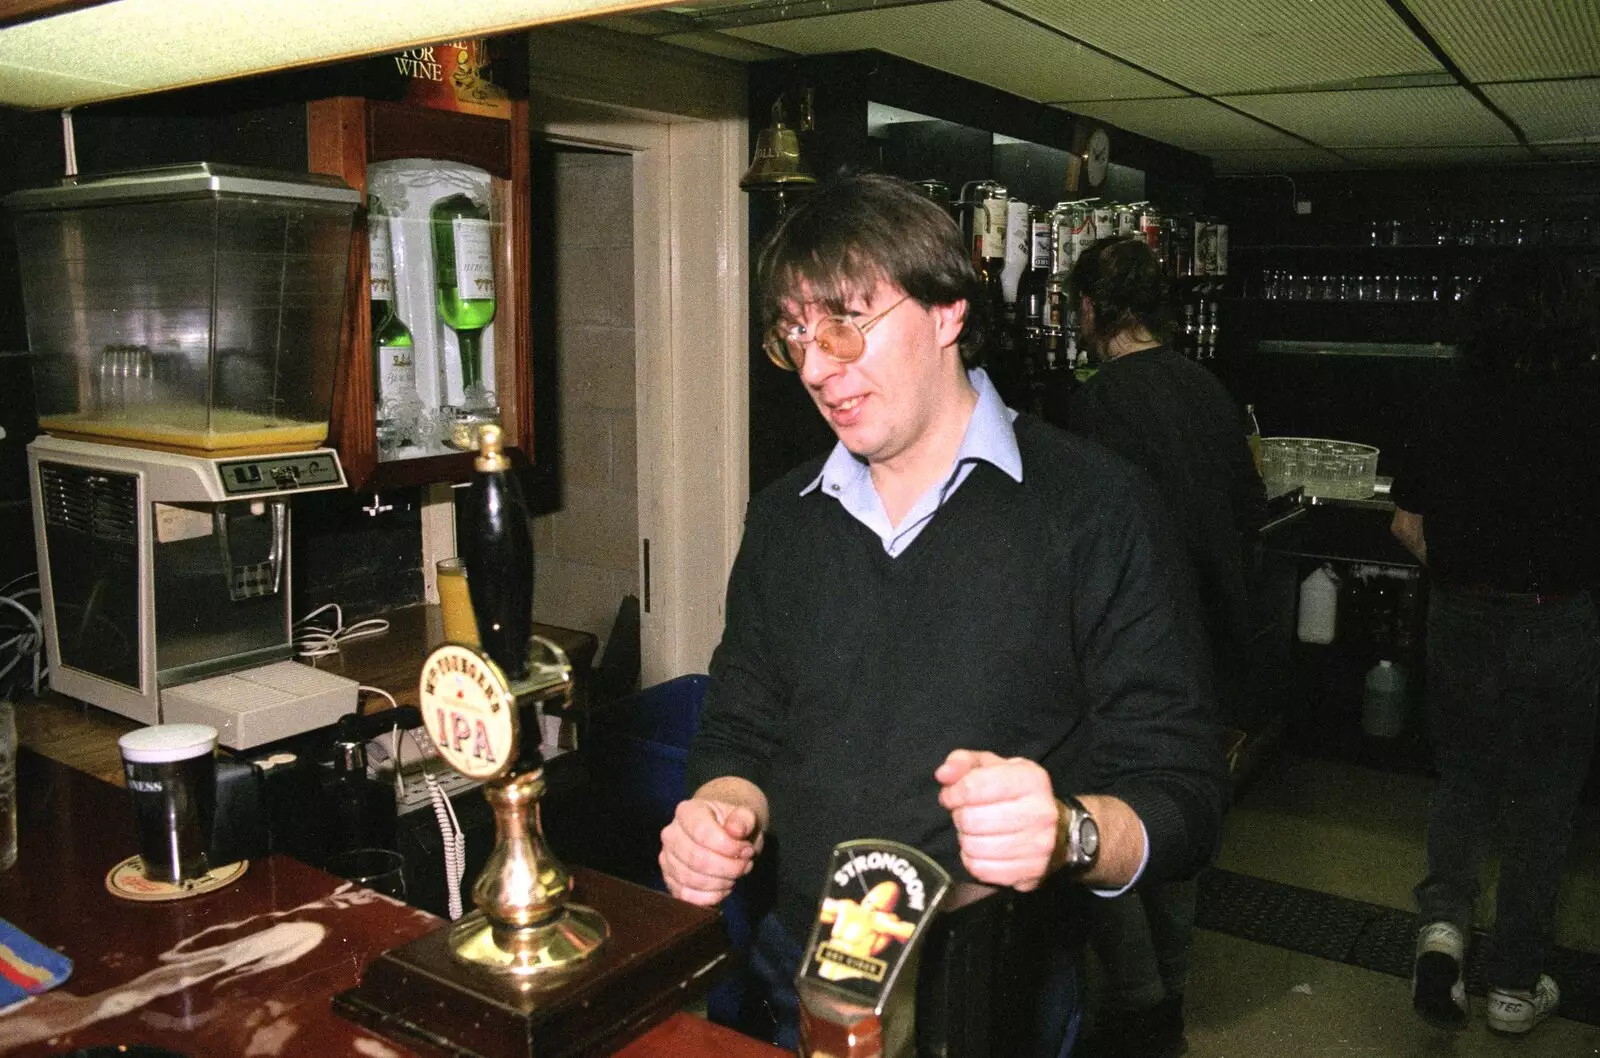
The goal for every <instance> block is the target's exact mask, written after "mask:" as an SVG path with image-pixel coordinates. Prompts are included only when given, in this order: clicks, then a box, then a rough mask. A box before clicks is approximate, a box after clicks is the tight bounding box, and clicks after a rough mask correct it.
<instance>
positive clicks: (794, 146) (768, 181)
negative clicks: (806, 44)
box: [739, 96, 817, 192]
mask: <svg viewBox="0 0 1600 1058" xmlns="http://www.w3.org/2000/svg"><path fill="white" fill-rule="evenodd" d="M816 182H817V178H816V176H815V175H813V174H812V172H811V166H810V165H809V164H808V163H807V162H806V159H805V157H804V156H803V155H802V154H801V153H800V134H799V133H798V132H796V131H795V130H794V129H791V128H789V127H788V126H787V125H785V124H784V123H783V98H782V97H781V96H780V97H779V98H778V100H777V101H776V102H774V103H773V104H772V125H771V126H770V127H769V128H765V129H762V130H761V133H760V135H758V136H757V137H756V150H755V156H754V157H753V158H751V160H750V168H749V169H747V170H745V174H744V176H742V177H740V178H739V186H740V187H741V188H743V189H744V190H746V191H779V192H781V191H783V190H784V189H785V188H792V187H797V186H801V185H805V184H814V183H816Z"/></svg>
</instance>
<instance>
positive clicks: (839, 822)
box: [660, 175, 1227, 1058]
mask: <svg viewBox="0 0 1600 1058" xmlns="http://www.w3.org/2000/svg"><path fill="white" fill-rule="evenodd" d="M758 274H759V278H760V282H761V288H762V290H763V295H762V313H763V316H764V318H765V321H766V322H767V323H768V325H769V338H768V341H767V343H766V345H767V351H768V354H769V356H771V357H772V359H773V360H774V361H776V362H777V363H778V364H779V365H780V366H782V367H786V368H789V369H790V370H794V371H796V372H797V373H798V375H799V378H800V381H801V383H802V384H803V385H804V386H805V387H806V390H807V392H808V393H809V394H810V395H811V397H812V399H813V400H814V401H815V402H816V405H817V408H818V410H819V411H820V412H821V413H822V415H823V417H824V418H825V419H826V420H827V422H828V424H829V425H830V426H831V427H832V428H833V430H834V432H835V434H836V435H837V437H838V444H837V445H836V446H835V448H834V449H833V451H832V453H831V454H829V455H828V456H827V457H826V458H818V459H815V460H813V461H811V462H809V463H807V464H805V465H803V466H801V467H799V468H798V469H796V470H795V471H793V472H792V473H790V474H789V475H787V476H786V477H784V478H782V479H780V480H779V481H777V482H775V483H774V484H773V485H771V486H770V487H768V488H766V489H764V490H763V491H762V492H761V493H760V494H759V495H757V496H756V497H755V498H754V499H753V500H752V501H751V503H750V506H749V510H748V513H747V518H746V524H745V531H744V539H743V542H742V544H741V546H740V549H739V554H738V558H737V560H736V561H735V563H734V568H733V571H732V574H731V577H730V580H729V584H728V595H727V610H726V625H725V628H724V632H723V637H722V641H721V643H720V645H719V646H718V647H717V649H716V651H715V653H714V655H713V657H712V661H711V667H710V681H709V684H708V687H707V691H706V699H705V704H704V708H703V711H702V716H701V724H700V727H699V729H698V731H697V733H696V734H695V737H694V740H693V743H692V745H691V749H690V753H689V761H688V773H689V782H688V789H689V790H691V791H692V794H691V796H690V797H689V799H687V800H685V801H684V802H682V803H681V804H679V806H678V808H677V810H676V814H675V816H674V818H673V820H672V822H671V823H670V824H668V826H667V827H666V828H665V829H664V830H663V831H662V850H661V856H660V862H661V867H662V873H663V875H664V877H665V878H666V881H667V885H668V887H669V889H670V891H671V892H672V893H673V894H674V895H676V896H678V897H680V898H682V899H684V900H688V901H691V902H694V903H697V904H702V905H712V904H717V903H719V902H720V901H722V900H723V899H724V898H726V897H727V896H728V895H729V893H730V892H731V891H732V889H733V886H734V884H735V883H736V882H737V881H738V880H739V879H740V878H741V877H743V876H744V875H746V874H747V873H749V872H750V870H751V867H752V864H753V863H754V862H755V861H756V859H757V857H760V858H761V859H762V861H763V865H764V866H771V867H772V868H773V874H774V875H775V876H776V896H775V906H774V908H773V910H772V912H771V913H770V914H768V915H766V916H765V917H764V918H762V920H761V921H760V922H759V923H758V924H757V928H756V931H755V940H754V944H753V949H752V952H751V957H750V963H751V967H752V971H753V974H754V976H755V978H756V980H755V981H753V982H752V985H753V986H754V987H756V988H759V989H762V990H764V994H765V996H766V998H765V1000H764V1002H765V1003H766V1004H767V1006H768V1008H769V1009H770V1010H771V1012H772V1014H773V1019H774V1021H775V1022H776V1027H775V1031H774V1038H775V1039H776V1041H777V1042H779V1043H781V1044H783V1045H787V1046H793V1044H794V1039H795V1021H796V1000H795V996H794V990H793V981H794V976H795V972H796V969H797V968H798V963H799V960H800V957H801V954H802V953H801V951H800V942H801V941H802V940H803V939H804V938H805V937H806V936H807V934H808V931H809V928H810V924H811V922H812V920H813V917H814V915H815V913H816V910H817V901H818V894H819V891H820V889H821V884H822V881H823V874H824V871H825V870H826V865H827V857H828V855H829V852H830V851H831V849H832V848H833V846H834V845H836V844H837V843H839V842H840V841H844V840H848V839H852V838H861V837H879V838H889V839H893V840H898V841H903V842H905V843H907V844H910V845H914V846H916V847H918V848H920V849H922V850H923V851H925V852H927V853H929V854H930V855H932V856H933V857H934V858H935V859H936V860H938V861H939V862H940V863H941V864H943V865H944V866H945V867H946V868H948V869H949V870H951V871H952V873H953V874H954V875H955V877H956V878H957V879H958V880H976V881H980V882H985V883H988V884H990V885H996V886H1010V887H1012V888H1014V889H1016V890H1018V891H1021V892H1025V893H1027V892H1035V893H1037V894H1038V895H1039V896H1040V897H1043V898H1044V899H1042V900H1041V901H1038V903H1037V906H1039V907H1041V908H1043V909H1047V910H1053V911H1054V912H1056V914H1055V916H1054V918H1053V920H1052V921H1053V922H1054V923H1055V925H1053V926H1052V928H1050V929H1049V930H1044V931H1040V935H1041V940H1042V941H1043V942H1044V943H1045V944H1046V945H1047V947H1046V949H1045V950H1044V951H1042V952H1041V954H1040V957H1039V960H1038V964H1037V967H1036V968H1035V969H1036V972H1035V973H1034V978H1033V980H1032V983H1031V985H1030V986H1029V989H1028V990H1027V994H1028V998H1030V999H1031V1000H1032V1001H1033V1003H1034V1009H1033V1011H1032V1013H1031V1016H1030V1025H1031V1026H1032V1028H1033V1040H1032V1043H1031V1045H1030V1046H1029V1047H1028V1048H1027V1049H1025V1050H1020V1051H1018V1054H1019V1055H1029V1054H1037V1055H1048V1056H1052V1058H1054V1056H1057V1055H1064V1054H1067V1053H1068V1052H1070V1050H1071V1047H1072V1044H1073V1039H1074V1037H1075V1035H1076V1029H1077V1023H1078V1019H1079V1012H1080V1004H1079V989H1078V982H1077V973H1076V962H1077V958H1078V953H1079V952H1080V951H1081V946H1082V939H1083V926H1082V918H1081V908H1082V905H1083V904H1084V903H1086V902H1088V901H1089V900H1092V897H1091V896H1090V894H1091V893H1092V892H1096V891H1099V892H1115V891H1117V890H1120V889H1122V888H1124V887H1126V886H1128V885H1129V884H1131V883H1132V882H1133V881H1134V880H1135V879H1136V878H1139V877H1146V878H1168V877H1178V876H1182V875H1185V874H1187V873H1189V872H1191V871H1192V870H1194V868H1195V866H1196V864H1198V863H1200V862H1202V861H1203V860H1205V859H1206V857H1207V856H1208V855H1210V853H1211V851H1212V850H1213V848H1214V846H1215V843H1216V841H1217V839H1218V833H1219V828H1220V823H1221V817H1222V810H1223V803H1224V799H1225V796H1226V789H1227V773H1226V766H1225V763H1224V760H1223V756H1222V752H1221V744H1220V740H1219V738H1218V736H1217V732H1216V729H1215V727H1214V725H1213V724H1212V723H1211V720H1210V716H1211V709H1212V707H1211V703H1210V701H1209V700H1208V698H1207V693H1208V691H1207V684H1206V680H1205V675H1204V658H1203V652H1204V648H1203V643H1202V637H1201V633H1200V632H1199V623H1198V618H1197V616H1196V615H1195V612H1194V609H1195V606H1194V603H1193V601H1192V598H1191V596H1190V594H1189V589H1188V586H1187V585H1186V584H1185V583H1184V582H1183V580H1182V579H1181V577H1180V576H1179V575H1178V573H1177V571H1178V570H1179V569H1181V557H1180V556H1179V554H1178V552H1177V545H1176V543H1175V541H1173V540H1172V539H1171V538H1170V535H1171V534H1170V533H1169V532H1168V531H1167V530H1166V529H1165V527H1164V523H1163V521H1162V519H1161V518H1160V515H1159V511H1158V508H1157V500H1156V499H1155V497H1154V495H1153V494H1152V493H1151V492H1150V490H1149V489H1148V488H1147V487H1145V486H1143V485H1141V484H1140V483H1139V482H1138V481H1137V480H1136V479H1135V474H1134V472H1133V471H1132V469H1131V468H1129V467H1127V466H1126V464H1124V463H1123V462H1122V461H1121V460H1120V459H1118V458H1117V457H1115V456H1114V455H1112V454H1111V453H1109V452H1106V451H1105V450H1103V449H1101V448H1099V447H1098V446H1095V445H1092V444H1089V443H1087V442H1085V441H1082V440H1079V439H1076V438H1073V437H1070V436H1068V435H1066V434H1064V433H1061V432H1060V431H1057V430H1056V429H1054V428H1052V427H1050V426H1048V425H1046V424H1045V423H1043V422H1040V421H1039V420H1037V419H1035V418H1033V417H1032V416H1029V415H1018V414H1017V413H1015V412H1013V411H1011V410H1009V409H1007V408H1006V407H1005V406H1004V404H1002V403H1001V401H1000V399H999V397H998V395H997V394H996V393H995V391H994V387H993V386H992V385H991V384H990V382H989V380H988V378H987V376H986V375H985V374H984V372H983V371H982V370H981V369H977V368H974V367H972V366H971V363H972V358H973V357H975V356H976V354H977V349H978V346H979V343H980V341H981V338H982V322H983V321H982V319H981V311H982V310H981V307H980V306H981V296H982V291H981V289H980V287H979V286H978V283H977V277H976V275H975V274H974V272H973V270H972V265H971V263H970V261H969V260H968V257H967V254H966V253H965V252H964V250H963V247H962V244H961V239H960V235H959V232H958V231H957V229H956V227H955V224H954V222H953V221H952V220H951V218H950V217H949V215H948V214H947V213H945V211H944V210H942V209H940V208H939V207H938V206H937V205H936V204H934V203H932V202H930V201H928V200H927V199H926V198H924V197H923V196H922V195H921V194H920V193H918V192H917V190H916V189H915V188H914V187H913V186H912V185H910V184H908V183H906V182H904V181H901V180H898V179H894V178H891V177H885V176H876V175H863V176H854V177H847V178H843V179H841V180H839V181H838V182H836V183H834V184H832V185H830V186H828V187H826V188H824V189H819V190H818V191H816V192H814V193H812V194H811V195H809V196H808V197H807V200H806V201H805V203H804V204H802V205H801V206H800V207H798V208H797V209H796V210H795V211H793V212H792V213H790V214H789V215H788V216H787V217H786V218H785V219H784V220H783V221H782V222H781V224H780V225H779V227H778V228H777V230H776V231H775V232H774V234H773V235H772V237H771V238H770V239H769V241H768V242H767V244H766V246H765V248H764V250H763V252H762V254H761V257H760V260H759V272H758ZM1091 732H1092V733H1093V735H1092V737H1091ZM1085 819H1092V820H1093V821H1094V823H1095V825H1096V827H1097V828H1098V831H1099V835H1100V845H1099V850H1098V854H1097V855H1095V856H1085V855H1084V853H1085V849H1084V848H1083V847H1081V846H1077V845H1075V843H1074V842H1073V841H1072V840H1071V839H1070V837H1069V836H1068V835H1067V831H1068V828H1069V827H1070V826H1075V825H1080V824H1082V822H1083V821H1084V820H1085ZM772 861H775V862H772ZM1068 861H1075V862H1074V863H1073V865H1069V864H1068ZM1027 899H1030V900H1031V899H1034V898H1033V897H1029V898H1027ZM1005 998H1008V997H1003V996H1001V995H1000V994H999V988H998V983H997V991H996V1002H1000V1001H1001V1000H1002V999H1005ZM1009 998H1011V999H1014V998H1016V997H1015V995H1014V994H1013V995H1011V996H1010V997H1009Z"/></svg>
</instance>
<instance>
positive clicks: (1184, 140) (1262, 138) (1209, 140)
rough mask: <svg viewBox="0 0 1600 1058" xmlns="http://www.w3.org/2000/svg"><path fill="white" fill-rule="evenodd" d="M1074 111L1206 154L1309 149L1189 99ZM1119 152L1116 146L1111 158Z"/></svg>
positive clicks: (1124, 103)
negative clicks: (1242, 149) (1214, 151)
mask: <svg viewBox="0 0 1600 1058" xmlns="http://www.w3.org/2000/svg"><path fill="white" fill-rule="evenodd" d="M1070 109H1071V110H1073V111H1075V112H1076V113H1079V114H1085V115H1087V116H1089V117H1094V118H1099V119H1100V120H1101V121H1109V122H1111V124H1113V125H1117V126H1120V127H1121V128H1125V129H1128V130H1129V131H1131V132H1137V133H1139V134H1140V135H1141V136H1149V137H1150V138H1151V139H1155V140H1161V141H1163V142H1165V143H1171V144H1174V145H1176V146H1178V147H1185V148H1188V149H1189V150H1191V151H1200V152H1202V153H1204V152H1207V151H1211V150H1223V149H1228V148H1256V149H1262V148H1287V149H1291V150H1292V149H1295V148H1299V147H1304V146H1306V144H1304V143H1301V142H1300V141H1299V140H1296V139H1295V138H1294V137H1293V136H1286V135H1284V134H1283V133H1281V132H1278V131H1277V130H1275V129H1270V128H1268V127H1267V126H1265V125H1263V124H1261V123H1260V122H1259V121H1252V120H1251V119H1250V118H1248V117H1245V116H1244V115H1242V114H1236V113H1234V112H1233V111H1231V110H1229V109H1228V108H1226V107H1224V106H1220V105H1218V104H1216V103H1213V102H1211V101H1210V100H1209V99H1201V98H1199V97H1198V96H1189V97H1188V98H1185V99H1128V100H1120V101H1108V102H1103V103H1074V104H1072V105H1071V107H1070ZM1115 156H1116V146H1115V145H1114V144H1113V145H1112V157H1115Z"/></svg>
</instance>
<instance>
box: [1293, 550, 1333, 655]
mask: <svg viewBox="0 0 1600 1058" xmlns="http://www.w3.org/2000/svg"><path fill="white" fill-rule="evenodd" d="M1338 624H1339V578H1338V577H1337V576H1336V575H1335V574H1334V572H1333V570H1332V569H1331V568H1330V567H1328V566H1319V567H1317V568H1316V569H1314V570H1312V571H1311V575H1310V576H1309V577H1307V578H1306V579H1305V580H1303V581H1301V582H1300V621H1299V628H1298V634H1299V637H1300V642H1302V643H1319V644H1322V645H1324V646H1325V645H1327V644H1329V643H1332V642H1333V637H1334V633H1335V631H1336V630H1337V628H1338Z"/></svg>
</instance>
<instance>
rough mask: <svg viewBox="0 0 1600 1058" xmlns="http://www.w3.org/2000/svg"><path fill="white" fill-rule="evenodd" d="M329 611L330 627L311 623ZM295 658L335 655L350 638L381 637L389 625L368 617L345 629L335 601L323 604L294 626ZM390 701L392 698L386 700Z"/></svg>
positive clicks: (341, 610)
mask: <svg viewBox="0 0 1600 1058" xmlns="http://www.w3.org/2000/svg"><path fill="white" fill-rule="evenodd" d="M326 610H332V611H333V627H332V628H329V627H328V626H326V625H318V624H311V623H310V622H311V620H312V619H313V618H314V617H316V616H317V615H318V614H320V613H322V612H324V611H326ZM294 627H295V632H296V634H295V638H294V648H295V656H296V657H302V658H325V657H330V656H332V655H334V654H337V653H339V647H340V646H341V645H342V644H344V643H348V642H350V641H351V640H353V639H365V638H367V637H368V636H376V635H382V634H383V633H384V632H387V631H388V630H389V622H388V621H386V620H384V619H383V618H381V617H369V618H367V619H366V620H365V621H357V622H356V623H355V624H353V625H351V626H349V627H348V628H346V627H345V623H344V608H343V607H341V606H340V605H339V604H338V603H336V602H330V603H325V604H323V605H322V606H319V607H317V608H316V609H315V610H312V611H311V612H310V613H308V614H306V615H305V616H304V617H302V618H300V620H298V621H296V622H295V623H294ZM390 701H393V699H390Z"/></svg>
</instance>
